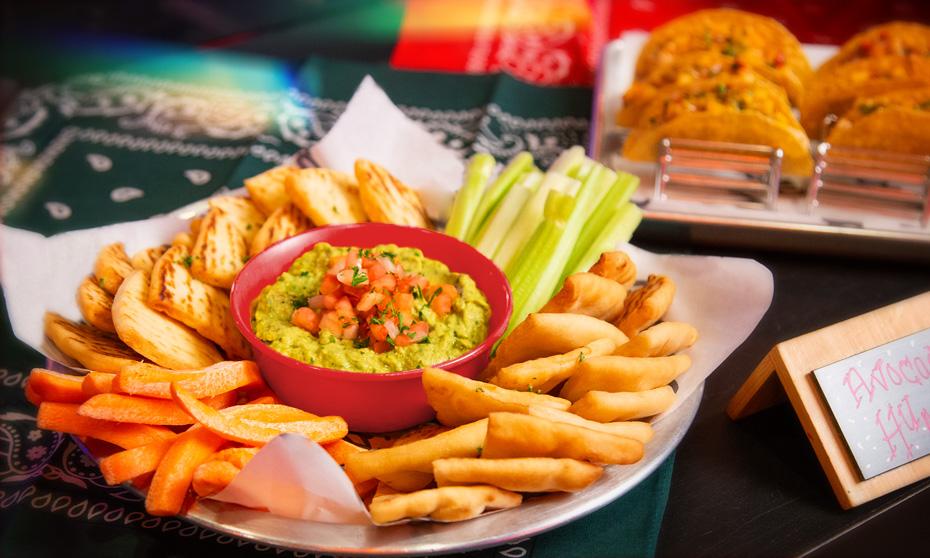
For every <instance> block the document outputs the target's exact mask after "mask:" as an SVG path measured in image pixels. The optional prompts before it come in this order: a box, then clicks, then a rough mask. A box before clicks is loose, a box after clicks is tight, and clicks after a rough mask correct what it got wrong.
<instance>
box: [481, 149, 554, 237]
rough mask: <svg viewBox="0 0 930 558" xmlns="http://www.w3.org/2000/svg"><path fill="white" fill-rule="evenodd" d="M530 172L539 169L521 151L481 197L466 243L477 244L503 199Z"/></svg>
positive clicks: (527, 155) (531, 157) (524, 152)
mask: <svg viewBox="0 0 930 558" xmlns="http://www.w3.org/2000/svg"><path fill="white" fill-rule="evenodd" d="M530 170H538V169H536V167H535V165H534V164H533V156H532V155H530V154H529V153H527V152H526V151H521V152H520V153H518V154H517V155H516V156H514V158H513V159H511V160H510V162H509V163H507V166H506V167H504V170H502V171H501V173H500V174H499V175H497V179H495V180H494V182H493V183H492V184H491V186H489V187H488V189H487V191H485V193H484V195H483V196H481V202H480V203H479V204H478V209H476V210H475V215H474V217H472V220H471V223H470V224H469V225H468V234H467V236H466V237H465V238H466V242H468V243H469V244H471V245H474V244H475V240H476V237H477V236H478V234H479V232H480V231H481V229H482V228H483V227H484V226H485V224H486V223H487V221H488V219H489V218H490V217H491V215H492V214H493V213H494V210H495V209H497V206H498V204H499V203H500V201H501V199H503V197H504V196H505V195H506V194H507V192H508V191H509V190H510V188H511V187H513V185H514V184H515V183H516V182H517V180H518V179H519V178H520V177H521V176H522V175H523V174H524V173H526V172H528V171H530Z"/></svg>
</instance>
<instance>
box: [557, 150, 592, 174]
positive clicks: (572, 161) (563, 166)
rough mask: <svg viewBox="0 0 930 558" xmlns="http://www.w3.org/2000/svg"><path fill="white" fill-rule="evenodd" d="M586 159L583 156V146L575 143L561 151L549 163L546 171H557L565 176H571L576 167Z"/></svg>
mask: <svg viewBox="0 0 930 558" xmlns="http://www.w3.org/2000/svg"><path fill="white" fill-rule="evenodd" d="M585 159H587V157H585V156H584V147H581V146H580V145H576V146H574V147H570V148H568V149H566V150H565V151H563V152H562V153H561V154H560V155H559V156H558V157H557V158H556V160H555V161H553V162H552V164H551V165H549V169H548V172H557V173H559V174H564V175H565V176H572V175H573V174H574V173H575V172H576V171H577V170H578V167H580V166H581V164H582V163H583V162H584V161H585Z"/></svg>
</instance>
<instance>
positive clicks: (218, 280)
mask: <svg viewBox="0 0 930 558" xmlns="http://www.w3.org/2000/svg"><path fill="white" fill-rule="evenodd" d="M248 256H249V252H248V244H247V243H246V240H245V237H244V236H242V233H240V232H239V228H238V226H237V224H236V222H235V220H234V219H233V218H232V217H230V216H229V214H228V213H226V212H225V211H223V210H222V209H218V208H213V209H211V210H210V211H209V212H208V213H207V216H206V218H205V219H204V221H203V224H202V225H201V226H200V234H198V235H197V242H195V243H194V248H193V249H192V250H191V257H192V258H193V261H192V262H191V274H192V275H193V276H194V277H195V278H197V279H199V280H201V281H203V282H204V283H207V284H208V285H213V286H214V287H220V288H223V289H228V288H229V287H230V286H232V282H233V279H235V278H236V274H237V273H239V270H240V269H242V266H243V265H245V262H246V260H248Z"/></svg>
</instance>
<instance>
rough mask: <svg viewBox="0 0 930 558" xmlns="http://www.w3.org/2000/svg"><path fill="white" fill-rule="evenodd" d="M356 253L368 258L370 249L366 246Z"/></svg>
mask: <svg viewBox="0 0 930 558" xmlns="http://www.w3.org/2000/svg"><path fill="white" fill-rule="evenodd" d="M358 255H359V256H360V257H362V258H370V257H371V250H370V249H368V248H362V249H361V250H359V251H358Z"/></svg>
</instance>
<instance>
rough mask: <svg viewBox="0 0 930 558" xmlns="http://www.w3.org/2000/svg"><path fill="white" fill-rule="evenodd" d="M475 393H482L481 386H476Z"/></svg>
mask: <svg viewBox="0 0 930 558" xmlns="http://www.w3.org/2000/svg"><path fill="white" fill-rule="evenodd" d="M475 391H477V392H478V393H484V388H483V387H481V386H478V387H476V388H475Z"/></svg>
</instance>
